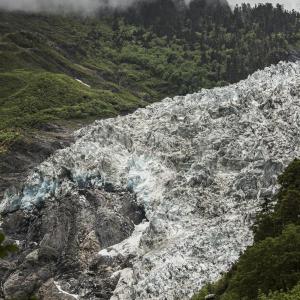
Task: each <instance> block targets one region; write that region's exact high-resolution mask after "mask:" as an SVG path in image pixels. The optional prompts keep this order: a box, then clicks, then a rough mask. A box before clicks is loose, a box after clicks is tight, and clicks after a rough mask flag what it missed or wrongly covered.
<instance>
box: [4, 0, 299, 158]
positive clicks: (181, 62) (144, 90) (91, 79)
mask: <svg viewBox="0 0 300 300" xmlns="http://www.w3.org/2000/svg"><path fill="white" fill-rule="evenodd" d="M299 49H300V15H299V13H297V12H295V11H292V12H288V11H285V10H284V8H283V7H282V6H280V5H277V6H276V7H273V6H272V5H271V4H266V5H258V6H256V7H253V8H252V7H250V6H249V5H245V4H244V5H242V6H240V7H236V8H235V9H234V10H233V11H232V10H231V9H230V8H229V6H228V5H227V4H226V3H222V4H221V3H220V2H219V1H217V0H216V1H214V2H212V1H210V2H209V4H207V3H206V1H205V0H194V1H192V2H191V3H190V5H189V6H188V7H186V6H185V5H183V2H181V1H180V0H178V1H171V0H155V1H151V2H144V3H142V4H139V5H136V6H134V7H132V8H130V9H128V10H126V11H101V12H99V13H98V14H97V16H94V17H79V16H72V15H64V16H58V15H46V14H45V15H41V14H25V13H21V12H20V13H7V12H0V152H1V153H5V152H7V150H8V149H9V147H10V145H11V144H13V142H14V141H16V140H18V139H20V138H24V137H25V136H26V134H28V132H29V130H28V129H30V128H31V130H33V129H36V128H40V126H41V124H45V123H49V122H62V123H65V122H69V120H74V119H81V120H85V121H84V122H86V121H87V122H89V121H91V120H92V119H95V118H102V117H110V116H115V115H117V114H120V113H126V112H128V111H132V110H133V109H136V108H137V107H141V106H145V105H147V103H150V102H153V101H157V100H160V99H162V98H163V97H166V96H173V95H177V94H185V93H191V92H196V91H199V90H200V89H201V88H211V87H214V86H222V85H226V84H227V83H230V82H236V81H239V80H240V79H244V78H246V77H247V76H248V74H250V73H252V72H254V71H255V70H257V69H259V68H264V67H265V66H268V65H270V64H272V63H277V62H278V61H280V60H288V59H293V58H295V57H296V56H297V55H299ZM75 79H80V80H81V81H83V82H84V83H85V84H83V83H82V82H80V81H78V80H75Z"/></svg>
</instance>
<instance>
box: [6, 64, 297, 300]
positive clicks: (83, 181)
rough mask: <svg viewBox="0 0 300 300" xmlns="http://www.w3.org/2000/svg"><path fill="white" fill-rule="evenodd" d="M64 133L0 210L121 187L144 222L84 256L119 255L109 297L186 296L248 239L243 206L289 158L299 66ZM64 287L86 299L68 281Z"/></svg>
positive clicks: (268, 191)
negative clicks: (69, 140) (61, 144)
mask: <svg viewBox="0 0 300 300" xmlns="http://www.w3.org/2000/svg"><path fill="white" fill-rule="evenodd" d="M76 136H77V137H76V142H75V143H74V145H72V146H71V147H69V148H67V149H64V150H59V151H58V152H57V153H56V154H55V155H53V156H52V157H51V158H50V159H48V160H47V161H45V162H44V163H42V164H41V165H40V166H39V167H38V168H37V169H36V170H35V172H34V173H33V174H32V176H30V177H29V178H28V180H27V182H26V183H25V185H24V188H23V190H22V191H21V192H19V193H16V192H12V191H10V192H7V194H6V198H5V199H4V201H3V202H2V204H1V210H2V212H10V211H16V210H26V211H30V210H32V209H33V208H34V207H36V206H40V205H41V203H45V202H49V201H51V202H55V201H59V199H63V198H64V197H66V195H68V197H70V195H71V197H73V198H76V197H78V198H79V199H81V200H80V201H83V202H84V201H86V199H85V195H84V193H82V190H84V189H89V190H93V191H94V193H96V192H97V191H101V190H105V193H109V192H112V193H113V192H114V191H120V190H122V191H127V192H129V193H131V194H133V195H135V197H136V201H137V204H138V205H139V206H142V207H143V209H144V210H145V216H146V220H144V221H143V222H142V223H140V224H136V225H135V227H134V229H133V230H132V234H131V236H130V237H129V238H127V239H125V240H123V241H121V242H120V243H117V244H116V245H112V246H110V247H102V248H101V249H100V252H97V254H96V255H97V257H98V259H100V260H101V259H102V260H109V259H111V260H113V259H114V258H115V257H123V258H124V257H125V258H126V260H127V262H128V263H126V264H125V265H124V264H123V265H117V264H114V265H113V266H112V268H113V274H112V275H111V277H117V278H118V281H117V282H118V283H117V285H116V286H115V287H114V291H113V295H112V296H111V299H113V300H117V299H125V300H126V299H143V300H145V299H170V300H171V299H188V298H189V297H190V296H191V295H192V294H193V293H194V292H195V291H197V290H198V289H199V288H200V287H201V286H202V285H203V284H204V283H206V282H208V281H213V280H216V279H217V278H218V277H219V276H220V273H221V272H224V271H226V270H228V268H229V267H230V266H231V264H232V263H233V262H234V261H236V260H237V258H238V256H239V254H240V252H241V251H243V250H244V249H245V247H246V246H248V245H250V244H251V243H252V232H251V229H250V227H251V225H252V224H253V221H254V218H255V215H256V214H257V212H258V211H259V210H260V208H261V205H262V204H264V202H265V201H268V200H269V199H271V198H272V196H273V195H274V193H275V192H276V190H277V186H276V178H277V176H278V174H280V173H281V172H282V171H283V169H284V167H285V166H287V164H288V163H289V162H291V161H292V160H293V159H294V158H296V157H299V155H300V63H299V62H297V63H280V64H278V65H277V66H271V67H269V68H266V69H265V70H263V71H258V72H256V73H255V74H253V75H252V76H249V78H248V79H246V80H244V81H241V82H239V83H237V84H233V85H230V86H227V87H222V88H215V89H212V90H201V91H200V92H199V93H195V94H190V95H187V96H185V97H183V96H182V97H175V98H173V99H169V98H168V99H165V100H163V101H162V102H160V103H155V104H153V105H151V106H149V107H147V108H145V109H139V110H137V111H136V112H135V113H133V114H131V115H127V116H123V117H118V118H114V119H108V120H101V121H97V122H95V123H94V124H93V125H91V126H88V127H86V128H83V129H81V130H79V131H78V132H77V133H76ZM113 199H114V197H112V200H113ZM68 292H70V293H72V294H76V295H78V297H81V298H82V299H94V298H89V296H87V295H85V294H84V288H82V289H81V290H80V288H79V287H78V286H77V287H76V288H75V287H74V289H73V290H70V291H68ZM95 299H96V298H95Z"/></svg>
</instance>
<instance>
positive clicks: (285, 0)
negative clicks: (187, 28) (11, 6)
mask: <svg viewBox="0 0 300 300" xmlns="http://www.w3.org/2000/svg"><path fill="white" fill-rule="evenodd" d="M0 1H1V0H0ZM244 2H246V3H250V4H251V5H255V4H259V3H272V4H273V5H276V4H277V3H279V4H281V5H283V6H284V7H285V9H287V10H293V9H294V10H298V11H300V1H299V0H228V3H229V4H230V5H231V6H232V7H234V6H235V5H236V4H242V3H244Z"/></svg>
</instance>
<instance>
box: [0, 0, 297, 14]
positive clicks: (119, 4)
mask: <svg viewBox="0 0 300 300" xmlns="http://www.w3.org/2000/svg"><path fill="white" fill-rule="evenodd" d="M141 1H151V0H0V9H2V10H3V9H4V10H8V11H25V12H48V13H79V14H83V15H91V14H94V13H96V12H97V11H99V9H101V8H102V9H103V8H114V9H116V8H118V9H125V8H127V7H129V6H131V5H133V4H134V3H137V2H141ZM190 1H191V0H184V2H185V3H186V4H188V3H189V2H190ZM208 1H209V0H208ZM222 1H223V0H222ZM228 2H229V4H230V5H231V6H232V7H234V6H235V5H236V4H241V3H243V2H247V3H250V4H256V3H261V2H263V3H266V2H271V3H273V4H276V3H278V2H279V3H280V4H284V6H285V8H286V9H296V10H299V11H300V1H299V2H298V4H297V3H296V2H297V1H295V0H268V1H262V0H228Z"/></svg>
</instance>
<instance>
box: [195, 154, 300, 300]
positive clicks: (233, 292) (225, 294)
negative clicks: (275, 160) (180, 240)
mask: <svg viewBox="0 0 300 300" xmlns="http://www.w3.org/2000/svg"><path fill="white" fill-rule="evenodd" d="M279 184H280V186H281V189H280V190H279V192H278V194H277V196H276V199H273V200H276V201H275V202H276V204H275V205H272V203H274V202H273V201H266V204H265V207H264V210H263V212H262V213H261V215H260V216H259V217H258V218H257V221H256V224H255V226H254V228H253V229H254V241H255V242H254V245H253V246H251V247H249V248H248V249H247V250H246V251H245V252H244V253H243V254H242V256H241V257H240V259H239V261H238V262H237V263H236V264H235V265H234V266H233V267H232V269H231V270H230V271H229V272H228V273H227V274H225V276H224V277H223V278H222V279H221V280H220V281H219V282H217V283H215V284H210V285H208V286H206V287H205V288H203V289H202V291H201V292H200V293H199V295H197V296H195V297H194V298H193V300H202V299H205V296H206V295H207V294H215V295H216V297H215V299H216V300H240V299H244V300H253V299H259V300H297V299H300V218H299V216H300V160H299V159H296V160H294V161H293V162H292V163H291V164H290V165H289V166H288V168H287V169H286V170H285V172H284V173H283V174H282V175H281V176H280V177H279ZM269 200H270V199H269Z"/></svg>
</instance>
